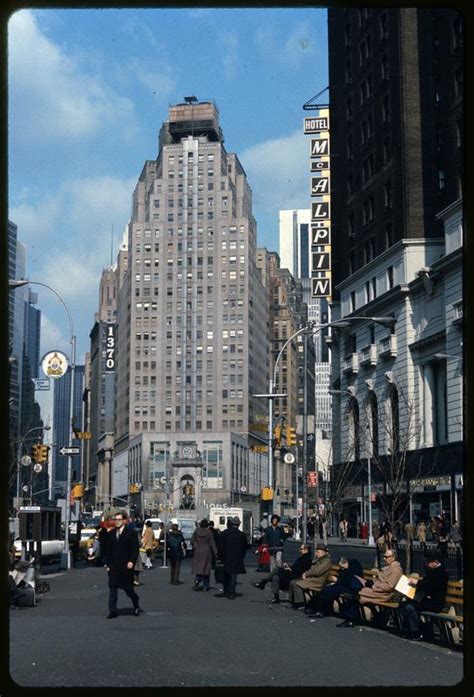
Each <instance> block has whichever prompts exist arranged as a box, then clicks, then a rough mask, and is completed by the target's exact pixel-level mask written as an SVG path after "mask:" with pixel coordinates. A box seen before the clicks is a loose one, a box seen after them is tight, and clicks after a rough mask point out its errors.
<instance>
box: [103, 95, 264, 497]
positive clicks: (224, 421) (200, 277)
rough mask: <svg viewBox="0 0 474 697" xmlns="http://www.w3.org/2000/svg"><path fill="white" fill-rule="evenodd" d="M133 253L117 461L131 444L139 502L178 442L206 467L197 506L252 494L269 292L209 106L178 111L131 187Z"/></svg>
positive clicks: (189, 103) (244, 194)
mask: <svg viewBox="0 0 474 697" xmlns="http://www.w3.org/2000/svg"><path fill="white" fill-rule="evenodd" d="M128 250H129V262H128V271H127V273H126V275H125V277H124V280H123V284H122V285H121V287H120V288H119V292H118V307H117V332H118V336H117V383H116V390H117V391H116V442H115V456H116V457H121V458H122V460H124V461H125V458H124V456H123V453H124V451H125V450H126V449H128V458H127V461H128V473H129V477H128V479H129V483H131V484H132V489H133V483H135V482H138V483H139V484H140V485H141V489H142V491H144V492H145V493H144V494H143V495H142V498H141V499H140V501H139V504H138V505H139V506H140V507H141V508H145V509H149V510H152V509H153V506H155V505H156V502H157V494H156V491H157V488H156V486H155V485H156V484H157V480H158V479H159V478H160V477H161V476H163V474H164V473H166V471H167V468H168V470H169V463H170V460H171V459H172V458H173V457H174V456H175V454H176V452H178V451H179V444H180V443H183V442H184V441H185V442H186V443H188V444H192V443H193V442H194V443H195V444H196V448H197V451H198V455H196V452H195V451H193V450H192V448H191V450H189V448H187V449H186V453H189V452H193V454H194V455H196V457H197V456H199V458H200V461H201V462H202V471H201V473H202V480H201V481H200V482H199V483H198V482H194V481H193V486H194V485H196V486H197V485H198V484H199V487H200V488H199V494H200V496H201V500H202V501H207V502H209V501H216V502H221V501H224V500H225V501H228V500H229V498H230V499H231V500H234V496H235V495H236V494H237V493H238V495H239V496H240V497H242V495H243V496H244V498H245V496H249V497H250V495H251V493H253V494H258V493H259V487H260V484H262V483H263V479H262V478H264V475H263V472H262V467H263V464H262V462H260V461H259V458H260V459H261V454H259V455H258V456H257V453H255V452H253V451H252V450H251V448H249V446H250V445H251V444H252V442H258V438H260V439H261V434H262V429H261V428H258V427H257V428H256V427H255V426H256V424H261V422H262V420H263V419H265V418H266V414H267V403H266V400H265V399H257V398H254V397H253V394H255V393H263V392H265V391H266V386H267V379H268V369H269V341H268V328H267V316H268V298H267V290H266V288H265V287H264V286H263V284H262V282H261V280H260V276H259V273H258V270H257V267H256V222H255V220H254V217H253V215H252V195H251V190H250V187H249V185H248V183H247V178H246V175H245V172H244V170H243V168H242V165H241V164H240V162H239V159H238V157H237V155H235V154H232V153H228V152H227V151H226V149H225V148H224V138H223V135H222V131H221V128H220V126H219V116H218V110H217V108H216V106H215V105H214V104H213V103H211V102H198V101H197V100H196V99H195V98H187V100H186V101H185V103H183V104H178V105H175V106H172V107H170V110H169V120H168V121H166V122H165V123H164V124H163V126H162V128H161V131H160V135H159V153H158V157H157V159H156V160H147V161H146V162H145V165H144V167H143V171H142V173H141V175H140V178H139V181H138V184H137V186H136V189H135V192H134V195H133V211H132V219H131V222H130V224H129V237H128ZM252 434H253V435H252ZM121 453H122V455H121ZM194 455H193V457H194ZM257 460H258V461H257ZM253 500H255V496H253Z"/></svg>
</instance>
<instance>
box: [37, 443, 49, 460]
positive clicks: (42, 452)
mask: <svg viewBox="0 0 474 697" xmlns="http://www.w3.org/2000/svg"><path fill="white" fill-rule="evenodd" d="M48 459H49V445H42V444H41V443H40V444H39V445H38V455H37V459H36V462H39V463H40V464H44V463H45V462H48Z"/></svg>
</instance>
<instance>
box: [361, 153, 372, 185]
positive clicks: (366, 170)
mask: <svg viewBox="0 0 474 697" xmlns="http://www.w3.org/2000/svg"><path fill="white" fill-rule="evenodd" d="M373 173H374V156H373V155H369V157H367V158H366V159H365V160H364V162H363V163H362V180H363V182H364V184H365V183H367V182H368V181H369V179H370V178H371V177H372V175H373Z"/></svg>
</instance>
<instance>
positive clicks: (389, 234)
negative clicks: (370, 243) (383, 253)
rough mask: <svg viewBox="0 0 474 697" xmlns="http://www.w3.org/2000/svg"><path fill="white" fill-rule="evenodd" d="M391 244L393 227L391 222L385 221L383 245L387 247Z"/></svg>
mask: <svg viewBox="0 0 474 697" xmlns="http://www.w3.org/2000/svg"><path fill="white" fill-rule="evenodd" d="M392 244H393V228H392V223H387V225H386V226H385V247H386V249H388V248H389V247H391V246H392Z"/></svg>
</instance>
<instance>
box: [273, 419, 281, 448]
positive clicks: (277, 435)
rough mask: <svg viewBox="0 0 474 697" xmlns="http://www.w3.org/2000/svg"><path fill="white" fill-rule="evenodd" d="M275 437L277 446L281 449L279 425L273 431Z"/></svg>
mask: <svg viewBox="0 0 474 697" xmlns="http://www.w3.org/2000/svg"><path fill="white" fill-rule="evenodd" d="M273 435H274V437H275V444H276V446H277V447H278V448H279V447H280V445H281V426H280V424H277V425H276V426H275V428H274V429H273Z"/></svg>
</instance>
